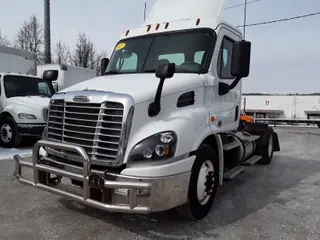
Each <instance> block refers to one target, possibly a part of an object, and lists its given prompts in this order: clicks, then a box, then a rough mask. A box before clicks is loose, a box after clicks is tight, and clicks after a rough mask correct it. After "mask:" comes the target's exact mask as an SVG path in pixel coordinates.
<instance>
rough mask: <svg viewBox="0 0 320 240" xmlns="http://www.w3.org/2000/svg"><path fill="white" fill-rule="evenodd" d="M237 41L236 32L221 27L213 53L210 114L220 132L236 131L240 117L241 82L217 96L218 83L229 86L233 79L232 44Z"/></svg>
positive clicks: (238, 38) (238, 36) (238, 37)
mask: <svg viewBox="0 0 320 240" xmlns="http://www.w3.org/2000/svg"><path fill="white" fill-rule="evenodd" d="M239 40H241V38H240V35H237V33H236V32H233V31H232V30H230V29H228V28H227V27H221V28H220V31H219V32H218V37H217V42H216V47H215V51H214V56H215V61H213V66H212V69H213V71H212V72H213V73H215V74H214V75H215V87H214V96H213V106H212V109H211V110H212V112H211V114H213V115H216V116H217V119H218V121H219V128H220V129H221V130H222V131H223V130H224V129H226V130H230V129H236V128H237V127H238V120H239V117H240V110H241V94H242V92H241V85H242V81H240V82H239V83H238V85H237V86H236V87H235V88H234V89H232V90H231V91H230V92H229V93H227V94H225V95H222V96H220V95H219V83H220V82H224V83H227V84H229V85H230V84H231V83H232V82H233V81H234V79H235V78H234V77H232V76H231V58H232V49H233V43H234V42H235V41H239ZM214 70H215V71H214Z"/></svg>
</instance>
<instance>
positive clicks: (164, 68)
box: [156, 63, 176, 80]
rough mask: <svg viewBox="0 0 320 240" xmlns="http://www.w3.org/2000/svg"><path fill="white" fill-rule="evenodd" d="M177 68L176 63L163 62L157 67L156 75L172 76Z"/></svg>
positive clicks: (161, 76) (161, 77)
mask: <svg viewBox="0 0 320 240" xmlns="http://www.w3.org/2000/svg"><path fill="white" fill-rule="evenodd" d="M175 70H176V65H175V64H174V63H169V64H161V65H159V66H158V67H157V70H156V77H157V78H160V79H163V80H164V79H166V78H172V77H173V75H174V72H175Z"/></svg>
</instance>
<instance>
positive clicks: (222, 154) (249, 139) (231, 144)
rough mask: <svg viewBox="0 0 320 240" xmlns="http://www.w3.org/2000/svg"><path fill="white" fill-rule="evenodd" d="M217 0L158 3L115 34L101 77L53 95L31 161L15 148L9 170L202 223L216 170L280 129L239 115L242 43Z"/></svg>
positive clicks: (245, 161)
mask: <svg viewBox="0 0 320 240" xmlns="http://www.w3.org/2000/svg"><path fill="white" fill-rule="evenodd" d="M223 8H224V1H223V0H188V1H185V0H183V1H178V0H171V1H157V2H156V3H155V5H154V8H153V9H152V11H151V13H150V15H149V18H148V19H147V21H146V22H145V24H144V25H143V26H142V27H140V28H137V29H134V30H130V31H129V30H128V31H127V32H126V33H125V35H124V36H123V37H122V38H121V40H120V41H119V42H118V44H117V45H116V47H115V50H114V52H113V54H112V56H111V59H110V62H109V64H108V66H107V69H106V72H105V76H100V77H97V78H94V79H91V80H88V81H84V82H82V83H79V84H76V85H74V86H72V87H70V88H66V89H64V90H63V91H61V92H60V93H58V94H55V95H54V96H53V97H52V99H51V102H50V109H49V118H48V125H47V128H46V131H45V139H43V140H40V141H39V142H37V143H36V145H35V148H34V152H33V154H34V156H33V163H30V162H28V161H24V160H23V159H22V158H21V157H20V156H18V155H15V156H14V158H15V161H16V169H15V176H16V177H17V179H18V180H19V181H20V182H21V183H24V184H28V185H31V186H34V187H37V188H39V189H42V190H46V191H49V192H52V193H54V194H57V195H60V196H64V197H67V198H69V199H74V200H76V201H79V202H81V203H83V204H87V205H90V206H93V207H96V208H99V209H102V210H106V211H116V212H126V213H141V214H147V213H150V212H158V211H164V210H167V209H172V208H176V209H177V210H178V212H179V213H180V214H181V215H183V216H185V217H186V218H189V219H194V220H199V219H202V218H203V217H205V216H206V215H207V214H208V213H209V211H210V209H211V206H212V204H213V201H214V198H215V194H216V191H217V188H218V185H219V184H220V185H221V184H223V180H224V179H232V178H234V177H235V176H236V175H237V174H239V173H240V172H242V171H243V170H244V166H251V165H253V164H255V163H257V162H258V163H260V164H270V162H271V160H272V157H273V153H274V151H279V150H280V147H279V141H278V136H277V134H276V133H275V132H274V131H273V129H272V128H271V127H269V126H268V125H266V124H257V123H251V124H247V125H245V126H240V124H239V120H240V105H241V84H242V80H241V79H242V78H243V77H247V76H248V74H249V66H250V46H251V45H250V42H247V41H242V37H241V32H240V31H239V30H238V29H237V28H235V27H233V26H231V25H230V24H228V23H226V22H224V21H222V20H221V19H220V16H221V15H220V13H221V11H222V10H223ZM40 147H44V149H45V150H46V153H45V154H43V155H39V153H38V152H39V151H38V150H39V148H40ZM22 167H28V168H32V169H33V171H34V176H33V179H32V180H28V179H26V178H24V177H23V176H21V168H22ZM257 171H259V169H257ZM62 177H65V178H69V179H71V180H72V183H73V185H74V187H75V191H72V190H71V189H70V188H63V182H62V181H61V179H62ZM77 186H78V188H77ZM79 190H80V192H79ZM26 201H27V200H26Z"/></svg>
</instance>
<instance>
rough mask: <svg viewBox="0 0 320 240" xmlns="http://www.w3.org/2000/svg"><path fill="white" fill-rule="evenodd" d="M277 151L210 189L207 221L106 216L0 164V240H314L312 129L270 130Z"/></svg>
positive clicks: (316, 188)
mask: <svg viewBox="0 0 320 240" xmlns="http://www.w3.org/2000/svg"><path fill="white" fill-rule="evenodd" d="M275 129H276V131H277V132H278V134H279V137H280V144H281V152H279V153H276V154H275V156H274V159H273V162H272V164H271V165H269V166H260V165H256V166H252V167H248V168H246V169H245V171H244V173H242V174H240V175H239V176H238V177H236V178H235V179H234V180H232V181H229V182H227V183H225V184H224V185H223V186H221V187H220V189H219V190H218V194H217V197H216V201H215V203H214V207H213V209H212V211H211V213H210V214H209V216H208V217H207V218H205V219H203V220H202V221H199V222H188V221H186V220H182V219H181V218H179V217H178V216H177V215H176V214H175V213H174V212H173V211H169V212H165V213H159V214H152V215H150V216H139V215H126V214H110V213H106V212H101V211H98V210H95V209H93V208H90V207H83V206H81V205H78V204H76V203H74V202H70V201H67V200H64V199H62V198H60V197H57V196H54V195H52V194H50V193H46V192H43V191H41V190H37V189H33V188H31V187H28V186H24V185H21V184H19V183H18V182H17V181H16V180H15V178H14V177H13V176H12V172H13V168H14V164H13V160H2V161H0V239H1V240H2V239H17V240H18V239H19V240H20V239H30V240H31V239H36V240H40V239H46V240H47V239H50V240H51V239H86V240H89V239H123V240H125V239H130V240H133V239H223V240H226V239H232V240H233V239H244V240H251V239H255V240H256V239H274V240H280V239H290V240H291V239H299V240H300V239H320V229H319V227H318V226H320V158H319V157H320V148H319V147H318V146H319V143H320V130H319V129H317V128H283V127H282V128H275Z"/></svg>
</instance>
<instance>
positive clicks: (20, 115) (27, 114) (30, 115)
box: [18, 113, 37, 119]
mask: <svg viewBox="0 0 320 240" xmlns="http://www.w3.org/2000/svg"><path fill="white" fill-rule="evenodd" d="M18 117H19V118H20V119H37V117H36V116H35V115H33V114H29V113H19V114H18Z"/></svg>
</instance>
